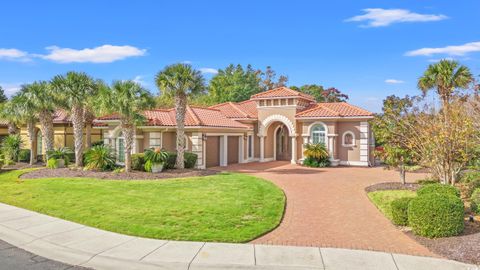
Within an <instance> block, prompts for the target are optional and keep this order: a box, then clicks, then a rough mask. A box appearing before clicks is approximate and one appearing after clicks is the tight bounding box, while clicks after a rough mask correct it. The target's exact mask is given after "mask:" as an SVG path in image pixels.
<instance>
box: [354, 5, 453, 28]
mask: <svg viewBox="0 0 480 270" xmlns="http://www.w3.org/2000/svg"><path fill="white" fill-rule="evenodd" d="M363 11H364V12H365V14H363V15H357V16H354V17H351V18H348V19H346V20H345V21H347V22H363V21H366V23H367V24H364V25H361V26H362V27H381V26H388V25H390V24H394V23H401V22H430V21H440V20H444V19H447V18H448V17H447V16H445V15H442V14H439V15H435V14H419V13H414V12H411V11H409V10H407V9H383V8H366V9H363Z"/></svg>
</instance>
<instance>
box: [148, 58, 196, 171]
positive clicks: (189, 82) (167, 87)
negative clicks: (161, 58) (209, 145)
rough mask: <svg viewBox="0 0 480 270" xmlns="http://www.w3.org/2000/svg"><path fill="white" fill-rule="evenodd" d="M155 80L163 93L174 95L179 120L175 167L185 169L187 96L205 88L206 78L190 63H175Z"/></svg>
mask: <svg viewBox="0 0 480 270" xmlns="http://www.w3.org/2000/svg"><path fill="white" fill-rule="evenodd" d="M155 82H156V84H157V87H158V88H159V89H160V91H161V92H162V94H163V95H167V96H170V97H173V98H174V100H175V112H176V117H175V118H176V121H177V160H176V162H175V167H176V168H177V169H183V168H184V167H185V164H184V156H183V155H184V151H185V112H186V110H187V98H188V96H190V95H195V94H198V93H199V92H202V91H203V90H204V89H205V79H204V78H203V76H202V74H201V73H200V72H199V71H197V70H195V69H193V68H192V66H191V65H188V64H174V65H170V66H167V67H165V68H164V69H163V70H162V71H160V72H159V73H158V74H157V76H156V78H155Z"/></svg>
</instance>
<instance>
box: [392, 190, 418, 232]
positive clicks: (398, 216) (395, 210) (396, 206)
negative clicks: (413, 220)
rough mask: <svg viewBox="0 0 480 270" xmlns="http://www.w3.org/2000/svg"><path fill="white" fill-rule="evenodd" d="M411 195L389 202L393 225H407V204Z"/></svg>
mask: <svg viewBox="0 0 480 270" xmlns="http://www.w3.org/2000/svg"><path fill="white" fill-rule="evenodd" d="M412 199H413V197H404V198H399V199H396V200H394V201H392V202H391V209H392V222H393V223H394V224H395V225H399V226H407V225H408V205H409V203H410V201H411V200H412Z"/></svg>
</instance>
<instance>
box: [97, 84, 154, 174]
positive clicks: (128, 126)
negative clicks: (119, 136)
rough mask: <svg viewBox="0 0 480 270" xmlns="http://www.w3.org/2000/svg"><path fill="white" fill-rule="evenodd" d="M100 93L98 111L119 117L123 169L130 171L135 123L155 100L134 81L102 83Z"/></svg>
mask: <svg viewBox="0 0 480 270" xmlns="http://www.w3.org/2000/svg"><path fill="white" fill-rule="evenodd" d="M100 95H101V96H100V98H99V99H98V101H99V111H100V112H102V113H116V114H118V116H119V117H120V124H121V127H122V133H123V137H124V139H125V171H126V172H130V171H131V168H132V161H131V153H132V145H133V135H134V133H135V125H136V124H138V123H140V122H143V121H144V119H145V117H144V115H143V111H144V110H146V109H149V108H152V107H153V105H154V104H155V101H154V99H153V97H152V95H151V94H150V92H148V91H147V90H146V89H145V88H143V87H142V86H141V85H140V84H138V83H136V82H134V81H114V82H113V83H112V86H111V87H108V86H106V85H104V86H103V87H101V89H100Z"/></svg>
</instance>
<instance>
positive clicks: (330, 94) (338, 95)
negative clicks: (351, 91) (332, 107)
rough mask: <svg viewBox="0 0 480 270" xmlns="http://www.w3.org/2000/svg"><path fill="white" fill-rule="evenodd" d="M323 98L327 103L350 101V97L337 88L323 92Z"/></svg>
mask: <svg viewBox="0 0 480 270" xmlns="http://www.w3.org/2000/svg"><path fill="white" fill-rule="evenodd" d="M323 98H324V100H325V102H344V101H347V100H348V96H347V95H346V94H343V93H342V92H340V90H338V89H337V88H335V87H330V88H328V89H327V90H325V91H323Z"/></svg>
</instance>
